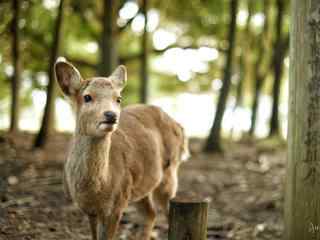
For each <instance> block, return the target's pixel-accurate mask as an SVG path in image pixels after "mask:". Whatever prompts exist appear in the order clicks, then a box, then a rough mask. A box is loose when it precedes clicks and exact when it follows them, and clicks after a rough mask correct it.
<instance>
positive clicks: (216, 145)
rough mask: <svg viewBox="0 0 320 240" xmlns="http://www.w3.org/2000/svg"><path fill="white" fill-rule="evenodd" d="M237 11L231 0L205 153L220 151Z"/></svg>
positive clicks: (236, 6)
mask: <svg viewBox="0 0 320 240" xmlns="http://www.w3.org/2000/svg"><path fill="white" fill-rule="evenodd" d="M237 11H238V0H231V1H230V25H229V36H228V44H229V47H228V51H227V53H226V62H225V67H224V75H223V85H222V88H221V91H220V96H219V100H218V104H217V110H216V113H215V117H214V122H213V126H212V128H211V130H210V134H209V137H208V139H207V143H206V146H205V151H207V152H215V151H221V150H222V146H221V124H222V119H223V115H224V111H225V108H226V104H227V99H228V94H229V90H230V85H231V77H232V69H233V68H232V65H233V56H234V49H235V41H236V24H237Z"/></svg>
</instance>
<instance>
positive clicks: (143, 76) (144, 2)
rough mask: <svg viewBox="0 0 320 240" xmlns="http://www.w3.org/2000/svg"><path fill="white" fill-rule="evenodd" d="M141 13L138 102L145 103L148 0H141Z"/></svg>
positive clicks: (146, 99) (146, 100)
mask: <svg viewBox="0 0 320 240" xmlns="http://www.w3.org/2000/svg"><path fill="white" fill-rule="evenodd" d="M142 14H143V15H144V19H145V21H144V30H143V35H142V39H141V50H142V54H141V73H140V74H141V76H140V77H141V85H140V102H141V103H147V102H148V95H149V74H148V31H147V24H148V0H142Z"/></svg>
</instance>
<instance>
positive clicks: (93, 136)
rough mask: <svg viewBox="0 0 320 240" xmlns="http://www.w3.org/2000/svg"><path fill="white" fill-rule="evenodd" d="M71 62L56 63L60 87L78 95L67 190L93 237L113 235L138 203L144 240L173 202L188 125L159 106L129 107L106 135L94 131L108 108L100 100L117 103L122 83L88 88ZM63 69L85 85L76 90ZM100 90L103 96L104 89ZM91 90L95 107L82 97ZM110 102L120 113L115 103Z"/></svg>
mask: <svg viewBox="0 0 320 240" xmlns="http://www.w3.org/2000/svg"><path fill="white" fill-rule="evenodd" d="M58 64H59V63H58ZM66 64H67V63H63V64H60V65H61V66H56V72H58V73H57V78H58V81H59V83H60V81H63V85H62V84H61V83H60V85H62V89H63V90H64V92H65V93H67V94H69V93H70V92H74V96H75V99H77V101H76V102H77V127H76V133H75V136H74V139H73V143H72V146H71V150H70V153H69V157H68V160H67V162H66V164H65V171H64V185H65V191H66V193H67V195H68V196H69V197H70V198H71V199H72V200H73V201H74V202H75V203H76V204H77V205H78V206H79V208H80V209H81V210H82V211H83V212H84V213H86V214H87V215H88V217H89V221H90V226H91V230H92V236H93V239H99V240H102V239H108V240H111V239H114V236H115V234H116V230H117V227H118V223H119V221H120V218H121V215H122V213H123V211H124V209H125V208H126V207H127V206H128V204H129V203H135V205H136V206H137V210H138V211H139V212H140V214H141V215H142V217H143V219H144V222H143V227H144V229H143V231H142V233H141V236H140V238H139V239H143V240H147V239H150V234H151V231H152V228H153V226H154V222H155V218H156V207H159V208H160V209H162V210H163V211H164V212H165V213H167V210H168V203H169V200H170V198H172V197H174V196H175V194H176V191H177V186H178V183H177V171H178V167H179V165H180V163H181V156H182V154H183V153H184V152H187V148H186V138H185V136H184V132H183V129H182V127H181V126H180V125H179V124H178V123H176V122H175V121H174V120H173V119H172V118H171V117H169V116H168V115H167V114H166V113H164V112H163V111H162V110H161V109H160V108H158V107H155V106H147V105H134V106H130V107H127V108H124V109H123V110H122V111H121V114H120V110H119V114H120V120H119V123H118V124H117V127H116V128H115V129H113V128H112V130H110V131H109V130H108V131H103V132H104V134H103V135H101V134H102V133H101V131H100V130H97V131H96V130H94V131H93V130H92V126H95V125H92V124H91V122H90V123H89V121H93V119H94V120H95V118H98V119H100V115H99V114H101V113H102V111H105V110H108V109H105V108H104V107H101V105H100V104H98V102H101V101H104V100H105V98H108V97H107V96H109V98H108V101H109V102H110V101H111V102H112V101H113V100H112V99H114V98H115V96H117V95H118V94H119V91H121V89H122V85H121V84H123V83H121V82H119V81H118V80H114V78H113V77H112V76H113V75H112V76H111V77H109V78H99V79H93V80H91V81H89V83H86V85H85V86H84V85H82V84H83V83H84V82H85V81H82V80H81V78H80V75H79V76H76V75H74V76H73V75H72V74H76V73H74V72H72V69H69V68H68V66H66ZM70 67H72V65H70ZM59 71H60V72H59ZM63 71H67V73H68V74H66V75H65V76H67V77H68V78H70V79H72V78H75V77H79V81H81V82H82V84H81V86H82V87H79V85H77V84H76V83H74V84H73V86H78V87H77V89H69V85H70V86H71V85H72V84H69V85H68V83H67V79H64V75H63V74H64V73H63ZM70 72H71V75H72V76H71V77H70ZM59 74H60V75H59ZM61 74H62V75H61ZM115 76H116V75H115ZM101 79H102V80H101ZM114 81H118V82H114ZM110 83H111V84H110ZM83 86H84V87H83ZM94 86H96V87H94ZM119 86H120V89H119ZM101 89H104V90H103V94H102V92H99V91H101ZM88 91H89V93H90V94H93V95H95V94H96V101H97V103H92V104H96V105H93V106H92V107H89V106H84V105H85V104H86V103H84V102H83V101H82V100H81V99H82V97H81V96H82V94H88ZM107 92H108V94H107ZM101 94H102V95H101ZM99 97H101V98H100V99H99ZM109 102H108V104H109ZM103 106H105V105H103ZM108 106H110V107H111V108H112V109H113V110H114V111H115V112H117V108H116V107H114V106H115V105H108ZM101 108H103V109H101ZM86 111H89V114H88V113H87V112H86ZM87 114H88V115H87ZM81 115H83V116H81ZM87 124H88V126H87ZM90 124H91V125H90Z"/></svg>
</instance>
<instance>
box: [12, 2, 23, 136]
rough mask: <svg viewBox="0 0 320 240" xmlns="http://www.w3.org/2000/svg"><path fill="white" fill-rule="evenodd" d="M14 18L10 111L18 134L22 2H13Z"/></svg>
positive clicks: (13, 128)
mask: <svg viewBox="0 0 320 240" xmlns="http://www.w3.org/2000/svg"><path fill="white" fill-rule="evenodd" d="M12 12H13V18H12V23H11V32H12V63H13V75H12V79H11V96H12V99H11V110H10V116H11V118H10V132H16V131H18V129H19V113H20V103H19V95H20V85H21V84H20V82H21V79H20V78H21V63H20V31H19V19H20V2H19V0H12Z"/></svg>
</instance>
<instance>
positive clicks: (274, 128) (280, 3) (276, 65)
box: [269, 0, 288, 136]
mask: <svg viewBox="0 0 320 240" xmlns="http://www.w3.org/2000/svg"><path fill="white" fill-rule="evenodd" d="M276 5H277V17H276V39H275V44H274V55H273V71H274V72H273V76H274V80H273V87H272V113H271V119H270V132H269V136H273V135H280V126H279V100H280V90H281V79H282V75H283V60H284V56H285V50H286V47H287V46H288V43H286V41H285V40H284V37H283V30H282V28H283V18H284V10H285V2H284V0H277V1H276ZM285 44H287V46H286V45H285Z"/></svg>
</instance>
